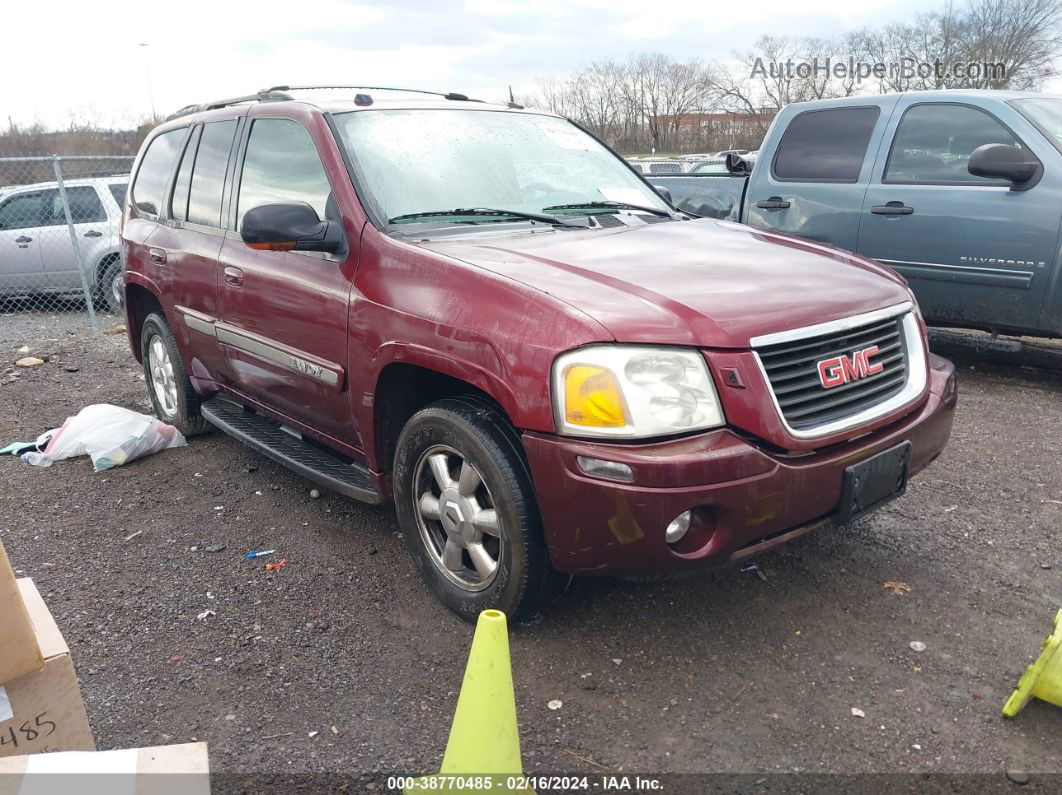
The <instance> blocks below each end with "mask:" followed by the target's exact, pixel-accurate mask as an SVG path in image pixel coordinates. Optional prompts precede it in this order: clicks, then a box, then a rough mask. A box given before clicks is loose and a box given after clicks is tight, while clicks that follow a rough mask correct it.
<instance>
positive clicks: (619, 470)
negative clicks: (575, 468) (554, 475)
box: [575, 455, 634, 483]
mask: <svg viewBox="0 0 1062 795" xmlns="http://www.w3.org/2000/svg"><path fill="white" fill-rule="evenodd" d="M575 461H576V463H577V464H579V469H581V470H583V472H585V473H586V474H587V475H593V476H594V477H595V478H608V479H609V480H622V481H623V482H624V483H630V482H631V481H633V480H634V473H633V472H632V471H631V468H630V467H629V466H627V465H626V464H621V463H619V462H618V461H602V460H601V459H600V458H587V457H586V456H585V455H580V456H576V457H575Z"/></svg>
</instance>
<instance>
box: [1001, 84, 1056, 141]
mask: <svg viewBox="0 0 1062 795" xmlns="http://www.w3.org/2000/svg"><path fill="white" fill-rule="evenodd" d="M1010 104H1011V105H1013V106H1014V107H1016V108H1017V109H1018V112H1019V113H1021V115H1022V116H1024V117H1025V118H1027V119H1028V120H1029V121H1031V122H1032V123H1033V124H1035V125H1036V126H1037V127H1039V128H1040V132H1042V133H1043V134H1044V135H1046V136H1047V138H1048V140H1050V141H1051V143H1053V144H1054V145H1055V148H1056V149H1059V150H1062V99H1049V98H1047V97H1038V98H1036V99H1015V100H1013V101H1011V103H1010Z"/></svg>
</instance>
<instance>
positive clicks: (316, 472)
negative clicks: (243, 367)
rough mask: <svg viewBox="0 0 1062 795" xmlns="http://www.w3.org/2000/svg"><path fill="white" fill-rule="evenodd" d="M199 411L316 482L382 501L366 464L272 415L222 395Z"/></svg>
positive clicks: (358, 496) (245, 442)
mask: <svg viewBox="0 0 1062 795" xmlns="http://www.w3.org/2000/svg"><path fill="white" fill-rule="evenodd" d="M199 412H200V414H202V415H203V419H205V420H206V421H207V422H209V423H210V424H211V425H214V426H216V427H217V428H218V429H219V430H222V431H224V432H225V433H227V434H228V435H229V436H232V437H234V438H236V439H239V440H240V441H241V442H243V443H244V444H245V445H247V446H248V447H252V448H254V449H255V450H257V451H258V452H259V453H262V454H263V455H265V456H267V457H269V458H272V459H273V460H274V461H276V462H277V463H278V464H283V465H284V466H286V467H288V469H291V470H294V471H295V472H297V473H299V474H300V475H302V476H303V477H304V478H307V479H308V480H312V481H313V482H314V483H319V484H320V485H322V486H324V487H325V488H329V489H332V490H333V491H338V492H339V493H340V494H345V495H346V496H348V497H353V498H354V499H356V500H361V501H362V502H371V503H374V504H379V503H382V502H383V498H382V497H381V495H380V493H379V492H377V491H376V489H375V488H374V487H373V479H372V476H371V475H370V474H369V470H368V469H367V468H366V467H364V466H361V465H359V464H348V463H345V462H344V461H343V460H342V459H340V458H339V457H338V456H335V455H331V454H329V453H327V452H325V451H324V450H322V449H321V448H319V447H317V446H315V445H312V444H309V443H308V442H305V441H303V440H302V439H301V438H300V437H299V436H298V435H297V434H296V433H295V432H291V431H289V430H287V429H285V428H282V427H281V426H280V423H278V422H275V421H274V420H272V419H270V418H269V417H266V416H264V415H262V414H255V413H254V412H252V411H250V410H248V409H245V408H244V407H243V406H240V405H238V404H236V403H233V402H232V401H231V400H227V399H225V398H222V397H215V398H211V399H210V400H207V401H205V402H204V403H203V404H202V405H201V406H200V407H199Z"/></svg>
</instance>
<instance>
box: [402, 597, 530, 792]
mask: <svg viewBox="0 0 1062 795" xmlns="http://www.w3.org/2000/svg"><path fill="white" fill-rule="evenodd" d="M523 770H524V768H523V764H522V762H521V760H520V730H519V728H518V726H517V723H516V694H515V693H514V692H513V672H512V666H511V665H510V663H509V636H508V632H507V628H506V622H505V614H504V613H502V612H501V611H499V610H484V611H483V612H482V613H480V614H479V620H478V621H477V622H476V634H475V636H474V637H473V638H472V649H471V651H470V652H469V653H468V664H467V665H466V666H465V680H464V682H463V683H462V684H461V693H460V695H458V697H457V709H456V710H455V711H454V721H453V724H451V726H450V739H449V741H448V742H447V743H446V753H445V754H444V755H443V761H442V768H441V769H440V770H439V773H438V775H437V776H428V777H426V778H423V779H420V780H419V781H418V784H417V785H416V786H409V787H406V788H405V790H404V791H405V793H407V795H410V794H411V793H422V792H426V791H429V790H430V791H433V792H476V793H482V792H483V791H484V790H483V786H482V785H480V786H479V787H477V786H476V785H475V782H474V781H472V780H471V779H475V778H476V777H479V778H481V779H482V778H486V777H490V778H491V779H492V780H493V785H492V787H491V789H492V791H493V792H521V793H532V795H534V793H533V790H530V789H526V788H521V787H520V786H519V784H521V783H522V782H521V781H520V779H521V778H522V777H523ZM431 779H435V781H431Z"/></svg>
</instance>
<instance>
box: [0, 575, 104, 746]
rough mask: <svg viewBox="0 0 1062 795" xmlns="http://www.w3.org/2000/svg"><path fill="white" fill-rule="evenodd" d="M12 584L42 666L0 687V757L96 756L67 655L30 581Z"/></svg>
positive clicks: (53, 621)
mask: <svg viewBox="0 0 1062 795" xmlns="http://www.w3.org/2000/svg"><path fill="white" fill-rule="evenodd" d="M17 583H18V593H19V594H20V599H21V602H22V603H24V604H25V607H26V612H27V614H28V615H29V619H30V623H31V625H32V628H33V635H34V644H35V645H37V646H39V648H40V653H41V654H42V655H43V657H44V662H43V664H42V666H41V667H40V668H39V669H38V670H36V671H33V672H31V673H28V674H23V675H22V676H20V677H18V678H16V679H13V680H11V681H8V682H4V683H3V685H0V757H5V756H21V755H23V754H37V753H41V752H42V751H92V750H95V748H96V746H95V744H94V743H93V742H92V729H90V728H89V723H88V716H87V715H86V714H85V705H84V704H83V703H82V701H81V689H80V688H79V687H78V684H77V675H76V674H75V673H74V665H73V663H72V662H71V660H70V649H69V648H67V645H66V641H65V640H63V636H62V633H60V632H59V627H58V626H56V624H55V620H54V619H53V618H52V614H51V613H49V612H48V607H47V606H46V605H45V604H44V600H43V599H42V598H41V595H40V594H39V593H38V592H37V588H36V587H35V586H34V585H33V580H30V579H28V578H26V579H21V580H18V581H17Z"/></svg>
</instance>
